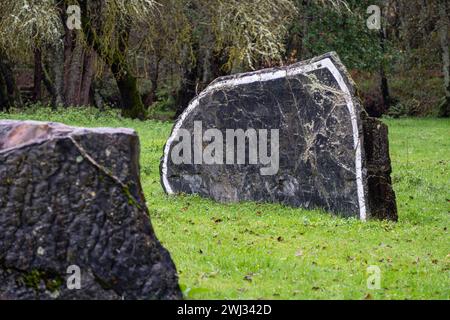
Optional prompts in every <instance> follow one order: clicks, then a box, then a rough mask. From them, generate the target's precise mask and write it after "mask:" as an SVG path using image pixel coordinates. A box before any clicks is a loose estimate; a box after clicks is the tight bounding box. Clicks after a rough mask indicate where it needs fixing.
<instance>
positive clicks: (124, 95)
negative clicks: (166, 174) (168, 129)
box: [79, 0, 147, 120]
mask: <svg viewBox="0 0 450 320" xmlns="http://www.w3.org/2000/svg"><path fill="white" fill-rule="evenodd" d="M79 4H80V6H81V11H82V12H84V15H83V17H82V19H81V24H82V28H83V32H84V36H85V39H86V42H87V43H88V45H89V46H90V47H91V48H92V49H93V50H94V51H95V52H96V53H97V54H98V55H99V56H100V57H101V58H103V59H104V61H106V62H109V61H111V62H110V67H111V72H112V73H113V75H114V78H115V79H116V82H117V86H118V88H119V91H120V95H121V100H122V115H123V116H124V117H127V118H133V119H141V120H143V119H145V118H146V113H147V112H146V110H145V107H144V103H143V102H142V97H141V95H140V93H139V90H138V85H137V78H136V77H135V76H133V75H132V73H131V70H130V68H129V66H128V62H127V59H126V51H127V47H128V40H129V36H130V31H131V30H130V27H129V26H130V22H129V21H125V22H124V25H119V26H117V29H118V33H117V41H118V50H117V51H116V52H115V53H114V54H113V56H112V57H107V56H105V55H104V51H103V50H102V47H101V44H100V43H99V42H98V40H97V39H96V37H95V35H94V30H93V28H94V27H93V25H92V20H91V19H89V12H91V11H92V10H89V9H90V7H89V4H88V1H87V0H80V1H79ZM92 4H93V5H99V4H100V2H98V3H94V2H92ZM95 9H96V10H98V9H99V8H95ZM100 9H101V7H100ZM108 58H110V59H108Z"/></svg>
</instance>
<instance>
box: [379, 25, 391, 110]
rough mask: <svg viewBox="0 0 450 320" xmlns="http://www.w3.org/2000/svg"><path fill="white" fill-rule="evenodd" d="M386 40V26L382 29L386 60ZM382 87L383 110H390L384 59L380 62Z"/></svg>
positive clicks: (382, 52) (383, 51) (382, 49)
mask: <svg viewBox="0 0 450 320" xmlns="http://www.w3.org/2000/svg"><path fill="white" fill-rule="evenodd" d="M385 40H386V33H385V30H384V28H383V27H382V28H381V29H380V48H381V54H382V55H383V60H384V54H385V52H386V49H385ZM380 89H381V95H382V97H383V104H384V106H383V110H385V111H387V110H389V107H390V104H391V96H390V93H389V84H388V79H387V76H386V70H385V66H384V61H381V63H380Z"/></svg>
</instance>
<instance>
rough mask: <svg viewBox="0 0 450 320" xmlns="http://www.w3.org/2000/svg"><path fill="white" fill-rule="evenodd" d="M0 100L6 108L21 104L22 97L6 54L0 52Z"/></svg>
mask: <svg viewBox="0 0 450 320" xmlns="http://www.w3.org/2000/svg"><path fill="white" fill-rule="evenodd" d="M0 78H1V79H0V95H1V96H2V97H1V98H0V100H3V103H2V105H3V106H4V108H6V110H9V108H10V107H12V106H15V105H16V106H21V105H22V98H21V96H20V91H19V89H18V87H17V84H16V79H15V78H14V73H13V69H12V66H11V63H10V61H9V60H8V58H7V56H6V55H5V54H4V53H2V52H0Z"/></svg>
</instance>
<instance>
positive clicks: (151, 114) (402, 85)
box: [0, 0, 450, 120]
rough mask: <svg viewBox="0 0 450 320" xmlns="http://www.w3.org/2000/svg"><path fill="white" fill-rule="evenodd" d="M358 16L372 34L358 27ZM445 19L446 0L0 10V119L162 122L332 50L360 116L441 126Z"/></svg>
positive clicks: (223, 0) (50, 5)
mask: <svg viewBox="0 0 450 320" xmlns="http://www.w3.org/2000/svg"><path fill="white" fill-rule="evenodd" d="M73 5H76V6H78V7H75V9H74V7H73ZM370 5H378V6H379V7H380V8H381V18H382V20H381V28H380V29H379V30H378V29H369V28H368V27H367V24H366V21H367V20H368V19H369V17H370V16H371V13H370V12H369V13H368V12H367V8H368V7H369V6H370ZM71 6H72V7H71ZM77 8H78V9H77ZM77 10H78V11H77ZM448 10H449V8H448V2H447V1H446V0H408V1H406V0H386V1H378V0H370V1H369V0H345V1H344V0H214V1H211V0H186V1H182V0H158V1H154V0H130V1H125V0H110V1H106V0H96V1H87V0H79V1H69V0H64V1H58V0H16V1H9V0H0V111H7V110H8V109H10V108H13V107H14V108H19V109H21V108H30V107H32V106H34V107H39V106H41V105H51V106H52V107H53V108H57V107H61V108H70V107H77V106H88V105H89V106H94V107H96V108H99V109H100V110H104V109H106V108H108V107H114V108H120V109H121V112H122V115H123V116H125V117H130V118H139V119H144V118H156V119H162V120H168V119H172V118H174V117H176V116H178V115H179V114H180V113H181V112H182V111H183V109H184V108H186V107H187V105H188V103H189V101H190V100H191V99H192V98H193V97H194V96H195V95H196V93H199V92H200V91H201V90H202V89H203V88H205V87H206V86H207V85H208V84H209V83H210V82H211V81H212V80H214V79H215V78H216V77H218V76H222V75H228V74H232V73H237V72H244V71H248V70H253V69H259V68H264V67H272V66H280V65H286V64H290V63H294V62H297V61H300V60H305V59H308V58H311V57H313V56H315V55H319V54H323V53H325V52H328V51H336V52H337V53H338V54H339V56H340V57H341V59H342V60H343V62H344V64H345V65H346V66H347V68H348V69H349V70H350V71H351V74H352V76H353V78H354V79H355V81H356V83H357V85H358V87H359V90H360V96H361V98H362V100H363V102H364V106H365V108H366V110H367V111H368V112H369V114H371V115H373V116H381V115H382V114H388V115H391V116H395V117H396V116H403V115H408V116H426V115H440V116H448V115H449V101H450V93H449V92H450V87H449V68H450V67H449V65H450V63H449V48H448V43H449V42H448V39H449V28H450V27H449V17H448V16H449V13H448ZM77 14H78V16H77ZM77 17H80V18H81V19H80V20H77Z"/></svg>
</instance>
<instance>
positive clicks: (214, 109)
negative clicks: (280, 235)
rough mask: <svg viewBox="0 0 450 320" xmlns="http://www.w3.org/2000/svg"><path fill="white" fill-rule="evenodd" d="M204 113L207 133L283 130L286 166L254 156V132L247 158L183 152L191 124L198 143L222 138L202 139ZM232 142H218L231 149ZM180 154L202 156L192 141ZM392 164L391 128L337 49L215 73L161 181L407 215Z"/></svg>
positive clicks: (171, 187) (338, 209)
mask: <svg viewBox="0 0 450 320" xmlns="http://www.w3.org/2000/svg"><path fill="white" fill-rule="evenodd" d="M198 123H201V124H202V127H201V130H202V133H203V134H205V132H206V130H209V129H218V130H220V132H222V136H223V137H225V136H226V132H227V129H228V130H229V129H235V130H236V129H242V130H244V131H247V130H249V129H255V130H257V131H258V130H261V129H267V130H268V132H269V131H271V130H278V132H279V168H278V171H277V172H276V174H273V175H262V174H261V172H262V171H261V170H260V169H261V168H264V167H267V166H265V165H262V164H261V162H258V163H257V164H256V165H255V164H251V161H250V156H249V154H250V148H256V146H253V147H249V146H250V145H251V144H250V143H249V141H250V139H248V141H247V142H248V144H247V145H246V154H245V160H246V161H245V163H244V164H242V163H240V164H237V162H236V164H226V163H228V162H225V161H223V162H220V161H216V162H213V163H212V164H211V162H209V164H205V162H201V163H200V162H199V161H197V162H196V161H191V162H189V161H183V162H182V163H180V162H179V161H178V160H177V162H174V160H173V155H174V154H176V153H175V148H177V149H176V151H177V152H178V151H179V150H180V149H179V146H178V144H179V143H181V142H182V141H183V139H185V138H186V137H185V136H183V135H182V131H183V130H187V131H188V132H190V133H191V135H192V137H191V138H190V140H191V142H190V143H191V148H192V153H194V152H195V150H196V148H200V149H201V150H205V149H206V148H207V146H208V143H210V142H211V141H213V140H214V139H205V140H198V139H197V140H196V139H195V132H196V130H197V132H198V125H197V129H196V124H198ZM259 132H262V131H259ZM208 138H209V137H208ZM186 141H189V140H186ZM198 141H200V143H199V142H198ZM199 144H200V146H199ZM205 145H206V146H205ZM225 145H226V144H225V143H224V147H223V149H222V150H220V148H218V150H220V152H222V153H223V154H226V153H227V150H226V148H227V147H226V146H225ZM258 148H261V146H258ZM267 148H269V149H271V148H272V147H271V143H270V141H268V146H267ZM197 150H198V149H197ZM209 150H211V149H209ZM216 151H217V150H216ZM216 151H214V152H212V153H211V154H212V155H214V156H215V155H216V154H217V152H216ZM236 151H237V149H236V148H235V153H236ZM220 152H219V155H220ZM180 155H183V156H186V155H188V156H187V158H189V156H190V157H191V158H195V156H193V155H190V154H186V153H185V150H184V149H183V152H181V153H180ZM222 163H223V164H222ZM390 172H391V166H390V159H389V148H388V138H387V128H386V126H385V125H384V124H382V123H381V122H379V121H378V120H376V119H372V118H369V117H367V115H366V114H365V112H364V111H363V109H362V107H361V105H360V102H359V99H357V97H356V92H355V87H354V84H353V81H352V80H351V78H350V76H349V74H348V72H347V71H346V69H345V67H344V66H343V65H342V63H341V62H340V60H339V58H338V57H337V55H336V54H335V53H329V54H326V55H324V56H321V57H317V58H314V59H312V60H309V61H305V62H300V63H297V64H294V65H291V66H288V67H283V68H273V69H266V70H261V71H257V72H251V73H245V74H238V75H234V76H229V77H223V78H219V79H217V80H215V81H214V82H213V83H212V84H211V85H210V86H209V87H208V88H207V89H206V90H205V91H203V92H202V93H201V94H200V95H199V96H198V97H196V98H195V99H194V100H193V101H192V102H191V103H190V105H189V107H188V108H187V109H186V111H185V112H184V114H182V115H181V116H180V118H179V119H178V121H177V123H176V124H175V126H174V129H173V131H172V135H171V137H170V138H169V140H168V142H167V144H166V146H165V149H164V156H163V158H162V161H161V182H162V185H163V187H164V189H165V190H166V192H167V193H169V194H173V193H196V194H200V195H203V196H206V197H210V198H213V199H215V200H218V201H233V202H235V201H247V200H251V201H260V202H280V203H284V204H287V205H292V206H296V207H303V208H322V209H325V210H327V211H329V212H332V213H335V214H338V215H343V216H347V217H359V218H360V219H362V220H366V219H368V218H386V219H391V220H396V219H397V210H396V203H395V194H394V191H393V189H392V186H391V180H390Z"/></svg>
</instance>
